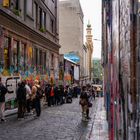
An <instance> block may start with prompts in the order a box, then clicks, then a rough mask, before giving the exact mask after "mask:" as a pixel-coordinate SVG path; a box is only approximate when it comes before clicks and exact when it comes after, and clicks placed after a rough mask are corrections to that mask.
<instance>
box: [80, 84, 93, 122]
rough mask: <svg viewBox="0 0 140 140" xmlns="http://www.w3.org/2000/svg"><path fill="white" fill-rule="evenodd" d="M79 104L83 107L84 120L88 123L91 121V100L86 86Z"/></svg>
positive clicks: (83, 88)
mask: <svg viewBox="0 0 140 140" xmlns="http://www.w3.org/2000/svg"><path fill="white" fill-rule="evenodd" d="M79 104H80V105H81V108H82V120H83V121H88V120H89V119H90V117H89V99H88V94H87V92H86V86H83V87H82V92H81V95H80V101H79Z"/></svg>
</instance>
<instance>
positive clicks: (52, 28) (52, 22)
mask: <svg viewBox="0 0 140 140" xmlns="http://www.w3.org/2000/svg"><path fill="white" fill-rule="evenodd" d="M51 32H52V33H54V20H53V19H51Z"/></svg>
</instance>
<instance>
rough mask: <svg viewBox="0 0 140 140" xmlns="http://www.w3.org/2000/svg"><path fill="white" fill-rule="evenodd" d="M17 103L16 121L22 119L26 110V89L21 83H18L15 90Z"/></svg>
mask: <svg viewBox="0 0 140 140" xmlns="http://www.w3.org/2000/svg"><path fill="white" fill-rule="evenodd" d="M16 94H17V103H18V116H17V118H18V120H21V119H24V114H25V110H26V88H25V83H24V82H23V81H22V82H21V83H18V88H17V93H16Z"/></svg>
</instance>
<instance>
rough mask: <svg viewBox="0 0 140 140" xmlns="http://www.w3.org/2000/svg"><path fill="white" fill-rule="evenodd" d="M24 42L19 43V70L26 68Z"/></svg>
mask: <svg viewBox="0 0 140 140" xmlns="http://www.w3.org/2000/svg"><path fill="white" fill-rule="evenodd" d="M26 58H27V56H26V44H24V43H21V47H20V62H19V63H20V70H22V71H25V68H26Z"/></svg>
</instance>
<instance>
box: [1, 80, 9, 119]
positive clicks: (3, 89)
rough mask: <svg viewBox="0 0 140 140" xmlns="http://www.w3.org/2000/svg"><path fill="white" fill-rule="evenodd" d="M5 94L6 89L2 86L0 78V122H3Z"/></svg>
mask: <svg viewBox="0 0 140 140" xmlns="http://www.w3.org/2000/svg"><path fill="white" fill-rule="evenodd" d="M6 93H7V88H6V87H5V86H4V85H3V84H2V79H1V77H0V119H1V121H2V122H4V121H5V115H4V111H5V94H6Z"/></svg>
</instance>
